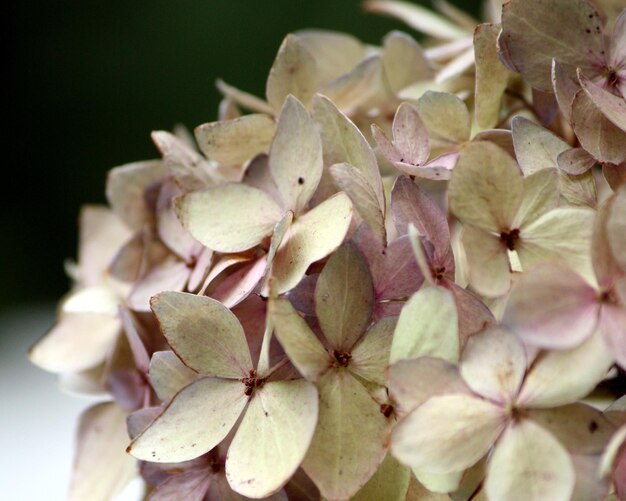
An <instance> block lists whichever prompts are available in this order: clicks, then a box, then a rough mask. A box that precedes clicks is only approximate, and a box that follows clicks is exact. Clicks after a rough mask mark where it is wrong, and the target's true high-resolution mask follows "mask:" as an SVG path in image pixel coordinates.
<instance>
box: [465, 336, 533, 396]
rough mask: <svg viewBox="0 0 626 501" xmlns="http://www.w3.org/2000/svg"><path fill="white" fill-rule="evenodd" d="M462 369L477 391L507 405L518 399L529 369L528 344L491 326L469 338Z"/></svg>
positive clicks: (471, 385)
mask: <svg viewBox="0 0 626 501" xmlns="http://www.w3.org/2000/svg"><path fill="white" fill-rule="evenodd" d="M459 369H460V371H461V377H462V378H463V380H464V381H465V383H466V384H467V385H468V386H469V387H470V388H471V389H472V390H473V391H474V392H476V393H478V394H479V395H481V396H482V397H485V398H487V399H489V400H492V401H495V402H498V403H499V404H502V405H506V404H507V403H508V402H511V401H513V400H514V398H515V396H516V395H517V392H518V390H519V387H520V385H521V384H522V380H523V378H524V374H525V372H526V353H525V351H524V346H523V345H522V343H521V342H520V341H519V340H518V339H517V338H516V337H515V336H514V335H513V334H511V333H509V332H508V331H506V330H504V329H500V328H497V327H496V328H491V329H488V330H486V331H484V332H481V333H479V334H475V335H473V336H471V337H470V338H469V339H468V340H467V343H466V345H465V349H464V350H463V355H462V357H461V362H460V364H459Z"/></svg>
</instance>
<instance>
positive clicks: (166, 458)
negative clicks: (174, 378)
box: [129, 292, 317, 497]
mask: <svg viewBox="0 0 626 501" xmlns="http://www.w3.org/2000/svg"><path fill="white" fill-rule="evenodd" d="M152 307H153V309H154V312H155V314H156V316H157V318H158V319H159V323H160V324H161V328H162V330H163V334H164V336H165V338H166V339H167V341H168V343H169V344H170V346H171V347H172V348H173V349H174V351H175V352H176V354H177V355H178V356H179V357H180V358H181V360H182V361H183V362H184V363H185V365H187V366H188V367H190V368H191V369H193V370H195V371H196V372H198V373H199V374H200V375H201V376H202V377H200V378H198V379H197V380H195V381H194V382H192V383H191V384H189V385H188V386H186V387H185V388H183V389H182V390H181V391H180V392H179V393H177V394H176V395H175V396H174V398H173V399H172V401H171V402H170V403H169V404H168V405H167V407H165V409H164V411H163V413H162V414H160V415H159V416H158V417H157V418H156V420H155V421H154V422H153V423H152V424H151V425H150V426H149V427H148V428H147V429H146V430H145V431H143V432H142V433H141V434H140V435H138V436H137V437H136V438H135V439H134V440H133V442H132V443H131V445H130V446H129V452H130V453H131V454H133V455H134V456H135V457H136V458H138V459H142V460H145V461H153V462H161V463H173V462H180V461H188V460H191V459H194V458H196V457H198V456H200V455H202V454H205V453H207V452H208V451H210V450H211V449H213V448H214V447H215V446H217V445H218V444H219V443H220V442H221V441H222V440H223V439H224V438H226V436H227V434H228V433H229V432H230V431H231V429H232V428H233V427H234V426H235V425H236V424H237V423H238V422H239V425H238V428H237V432H236V433H235V436H234V438H233V441H232V443H231V444H230V447H229V449H228V457H227V459H226V465H225V468H226V477H227V479H228V482H229V484H230V485H231V487H232V488H233V490H235V491H236V492H238V493H240V494H242V495H248V496H254V497H265V496H269V495H271V494H273V493H275V492H277V491H278V490H279V489H280V488H281V487H282V486H283V485H284V484H285V483H286V482H287V481H288V480H289V478H290V477H291V475H292V474H293V473H294V472H295V470H296V469H297V468H298V466H299V464H300V462H301V461H302V459H303V457H304V454H305V453H306V451H307V449H308V447H309V444H310V442H311V439H312V437H313V432H314V430H315V424H316V421H317V392H316V390H315V388H314V386H313V385H311V384H310V383H308V382H306V381H303V380H292V381H287V380H275V379H274V378H272V374H273V372H274V371H273V370H272V369H270V368H269V367H268V366H267V364H265V363H263V364H262V365H260V366H259V367H257V368H256V369H255V368H254V366H253V364H252V359H251V357H250V352H249V349H248V345H247V342H246V338H245V335H244V331H243V328H242V327H241V324H240V323H239V321H238V320H237V318H236V317H235V316H234V315H233V314H232V313H231V312H230V311H229V310H228V309H227V308H226V307H225V306H223V305H222V304H221V303H219V302H217V301H215V300H213V299H210V298H206V297H201V296H194V295H190V294H185V293H176V292H164V293H162V294H160V295H158V296H156V297H155V298H154V299H153V301H152ZM274 370H275V369H274ZM276 443H279V444H281V447H280V448H279V449H277V448H275V444H276Z"/></svg>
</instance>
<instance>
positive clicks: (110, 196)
mask: <svg viewBox="0 0 626 501" xmlns="http://www.w3.org/2000/svg"><path fill="white" fill-rule="evenodd" d="M166 175H167V169H166V168H165V165H164V164H163V162H161V161H160V160H151V161H147V162H136V163H132V164H127V165H122V166H121V167H116V168H114V169H111V170H110V171H109V174H108V176H107V187H106V195H107V200H108V201H109V204H110V205H111V207H112V209H113V211H114V212H115V214H117V216H118V217H119V218H120V219H121V220H122V221H124V222H125V223H126V224H127V225H128V227H129V228H131V229H133V230H140V229H141V228H142V227H143V225H144V224H147V223H148V224H149V223H151V222H152V221H153V220H154V212H153V210H154V207H150V206H149V204H148V203H147V199H146V196H145V192H146V191H147V190H148V189H149V188H151V187H152V186H153V185H156V183H158V182H159V181H160V180H162V179H163V178H164V177H165V176H166Z"/></svg>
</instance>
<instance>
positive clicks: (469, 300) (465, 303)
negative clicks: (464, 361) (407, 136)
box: [441, 278, 495, 343]
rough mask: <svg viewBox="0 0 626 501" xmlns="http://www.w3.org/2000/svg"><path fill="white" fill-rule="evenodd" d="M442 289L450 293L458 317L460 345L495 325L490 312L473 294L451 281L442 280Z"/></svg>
mask: <svg viewBox="0 0 626 501" xmlns="http://www.w3.org/2000/svg"><path fill="white" fill-rule="evenodd" d="M441 285H442V286H443V287H445V288H446V289H448V290H449V291H450V292H452V295H453V296H454V302H455V304H456V310H457V313H458V316H459V336H460V338H461V343H464V342H465V340H466V339H467V338H468V337H469V336H471V335H472V334H475V333H477V332H480V331H482V330H483V329H485V327H487V326H488V325H491V324H493V323H495V318H494V317H493V314H492V313H491V310H490V309H489V308H488V307H487V305H485V303H483V302H482V301H481V300H480V298H479V297H478V296H477V295H475V294H474V293H472V292H470V291H468V290H467V289H464V288H463V287H460V286H458V285H457V284H455V283H454V282H453V281H451V280H448V279H447V278H446V279H444V280H443V281H442V283H441Z"/></svg>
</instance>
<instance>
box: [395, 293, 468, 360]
mask: <svg viewBox="0 0 626 501" xmlns="http://www.w3.org/2000/svg"><path fill="white" fill-rule="evenodd" d="M421 356H432V357H440V358H443V359H445V360H448V361H450V362H456V361H458V359H459V330H458V319H457V312H456V306H455V304H454V298H453V296H452V294H451V293H450V292H449V291H448V290H446V289H444V288H443V287H426V288H424V289H421V290H419V291H418V292H416V293H415V294H414V295H413V296H412V297H411V299H409V301H407V303H406V304H405V306H404V308H403V309H402V312H401V313H400V318H399V319H398V325H397V326H396V330H395V333H394V336H393V341H392V343H391V352H390V357H389V362H390V363H394V362H396V361H398V360H401V359H405V358H418V357H421Z"/></svg>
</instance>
